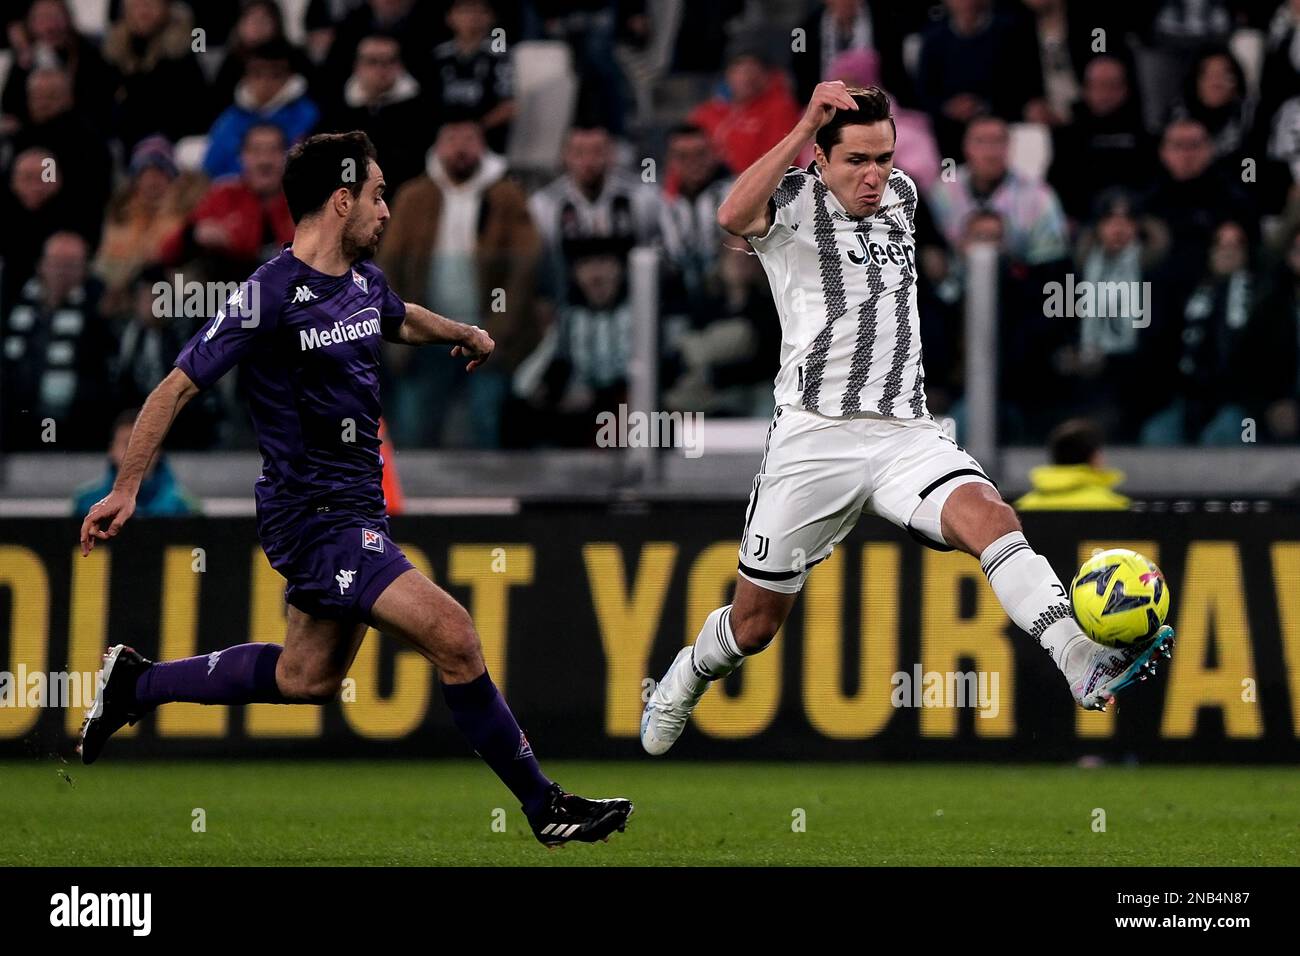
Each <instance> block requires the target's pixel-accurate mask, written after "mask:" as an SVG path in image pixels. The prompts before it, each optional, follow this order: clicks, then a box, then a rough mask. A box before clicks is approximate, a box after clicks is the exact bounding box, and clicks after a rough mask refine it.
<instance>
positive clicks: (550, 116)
mask: <svg viewBox="0 0 1300 956" xmlns="http://www.w3.org/2000/svg"><path fill="white" fill-rule="evenodd" d="M513 65H514V74H515V100H516V101H517V103H518V109H517V113H516V115H515V120H514V123H513V124H512V126H511V130H510V143H509V146H508V147H507V150H506V153H507V155H508V157H509V159H510V165H511V167H512V168H514V169H518V170H547V171H549V170H553V169H555V168H556V167H557V166H558V165H559V161H560V149H561V147H562V146H563V145H564V131H565V130H566V129H568V128H569V123H570V121H571V120H572V117H573V108H574V104H575V102H576V100H577V97H578V81H577V78H576V77H575V76H574V74H573V64H572V61H571V57H570V53H569V47H568V45H567V44H564V43H559V42H554V41H549V40H526V41H524V42H521V43H517V44H515V46H514V57H513Z"/></svg>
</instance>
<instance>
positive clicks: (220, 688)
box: [135, 644, 288, 707]
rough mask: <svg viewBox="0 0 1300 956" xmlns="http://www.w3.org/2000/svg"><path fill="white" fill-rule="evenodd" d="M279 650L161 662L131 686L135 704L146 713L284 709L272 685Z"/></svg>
mask: <svg viewBox="0 0 1300 956" xmlns="http://www.w3.org/2000/svg"><path fill="white" fill-rule="evenodd" d="M282 650H284V648H283V647H281V646H280V645H279V644H239V645H237V646H235V647H227V648H226V649H225V650H224V651H214V652H213V653H211V654H203V655H200V656H199V657H186V658H183V659H181V660H179V661H162V662H160V663H157V664H154V665H153V666H152V667H150V668H149V669H148V670H147V671H145V672H144V673H143V674H141V675H140V676H139V677H138V678H137V679H136V682H135V696H136V699H137V700H138V701H139V702H140V703H141V704H144V705H145V706H147V707H153V706H156V705H158V704H170V703H173V702H177V701H186V702H188V703H194V704H285V703H288V701H286V700H285V699H284V695H283V694H281V693H280V688H279V686H278V685H277V684H276V682H275V662H276V661H278V660H279V659H280V652H281V651H282Z"/></svg>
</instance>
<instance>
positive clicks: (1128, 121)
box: [1047, 55, 1155, 220]
mask: <svg viewBox="0 0 1300 956" xmlns="http://www.w3.org/2000/svg"><path fill="white" fill-rule="evenodd" d="M1154 176H1155V148H1154V144H1153V143H1152V142H1151V138H1150V137H1149V136H1148V135H1147V132H1146V129H1145V128H1144V127H1143V125H1142V110H1141V108H1140V107H1139V105H1138V102H1137V99H1136V97H1135V96H1134V92H1133V86H1132V83H1131V80H1130V76H1129V71H1128V67H1127V66H1126V65H1125V63H1124V61H1123V60H1121V59H1120V58H1119V57H1115V56H1109V55H1107V56H1098V57H1094V58H1093V59H1092V60H1090V61H1088V66H1087V67H1086V68H1085V70H1084V74H1083V95H1082V96H1081V97H1080V99H1079V101H1078V102H1077V103H1076V104H1075V105H1074V112H1073V115H1072V117H1071V119H1070V122H1069V124H1068V125H1066V126H1062V127H1058V128H1057V129H1054V130H1053V131H1052V165H1051V168H1050V169H1049V170H1048V173H1047V180H1048V182H1050V183H1051V184H1052V188H1054V189H1055V190H1056V192H1057V195H1059V196H1060V197H1061V205H1062V206H1064V207H1065V211H1066V213H1067V214H1068V215H1069V216H1070V217H1071V218H1072V219H1076V220H1078V219H1085V218H1087V216H1088V214H1089V212H1090V211H1091V209H1090V207H1091V205H1092V202H1093V200H1094V199H1095V197H1096V196H1097V194H1098V192H1100V191H1101V190H1102V189H1104V188H1108V187H1112V186H1122V187H1128V188H1129V189H1133V190H1140V189H1145V188H1146V187H1147V186H1148V185H1150V183H1151V182H1152V179H1153V177H1154Z"/></svg>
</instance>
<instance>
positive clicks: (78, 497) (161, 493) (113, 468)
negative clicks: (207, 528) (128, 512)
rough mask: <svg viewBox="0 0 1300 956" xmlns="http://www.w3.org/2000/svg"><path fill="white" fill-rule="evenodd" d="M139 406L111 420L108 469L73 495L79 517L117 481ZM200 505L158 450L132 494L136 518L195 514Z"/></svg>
mask: <svg viewBox="0 0 1300 956" xmlns="http://www.w3.org/2000/svg"><path fill="white" fill-rule="evenodd" d="M139 413H140V410H139V409H138V408H132V409H129V410H127V411H124V412H122V413H121V414H120V415H118V417H117V419H116V420H115V421H114V422H113V437H112V441H111V442H110V443H109V446H108V469H107V471H106V472H105V473H104V477H102V478H100V479H99V480H98V481H96V482H93V483H92V484H89V485H84V486H82V487H81V488H78V489H77V492H76V494H75V495H74V497H73V499H72V513H73V514H74V515H76V516H78V517H80V516H82V515H84V514H86V512H88V511H89V510H90V509H91V506H92V505H94V504H95V502H97V501H99V500H100V499H101V498H103V497H105V496H106V495H107V494H108V493H109V492H110V491H112V490H113V482H115V481H117V472H118V469H119V468H121V467H122V462H123V461H124V460H125V459H126V448H127V445H128V443H129V442H130V441H131V432H132V431H134V430H135V419H136V416H137V415H139ZM201 511H202V509H201V508H200V506H199V503H198V501H196V500H195V499H194V498H193V497H192V496H191V495H190V494H189V493H188V492H187V491H186V490H185V489H184V488H183V487H181V483H180V481H179V480H178V479H177V478H176V475H175V474H174V473H173V472H172V470H171V465H170V464H168V461H167V456H166V455H164V454H162V453H161V452H160V453H159V454H158V455H157V457H155V458H154V460H153V461H152V462H150V463H149V467H148V468H147V469H146V470H145V473H144V480H142V481H141V482H140V488H139V490H138V491H137V492H136V496H135V515H136V517H139V518H159V517H176V516H181V515H196V514H199V513H201Z"/></svg>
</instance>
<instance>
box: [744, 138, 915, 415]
mask: <svg viewBox="0 0 1300 956" xmlns="http://www.w3.org/2000/svg"><path fill="white" fill-rule="evenodd" d="M916 203H917V190H916V184H915V183H914V182H912V180H911V178H910V177H909V176H908V175H907V174H906V173H904V172H903V171H901V170H899V169H895V170H893V171H892V172H891V173H890V176H889V180H888V182H887V183H886V184H885V190H884V194H883V195H882V197H881V203H880V209H879V210H878V211H877V212H876V213H875V215H873V216H869V217H866V218H855V217H853V216H850V215H848V214H847V213H846V212H845V211H844V207H843V206H842V205H841V204H840V202H839V200H837V199H836V198H835V196H834V195H833V194H832V193H831V191H830V189H829V188H827V186H826V184H825V183H824V182H822V180H821V177H820V176H819V175H818V174H817V171H816V164H812V165H810V166H809V167H808V168H807V169H799V168H798V167H794V166H792V167H790V169H789V170H788V171H787V172H786V174H785V176H784V177H783V178H782V180H781V185H780V186H779V187H778V188H777V190H776V192H775V193H774V194H773V195H772V199H771V203H770V206H769V209H770V211H771V217H772V226H771V228H770V229H769V230H768V231H767V233H766V234H765V235H763V236H754V237H751V238H750V239H749V243H750V245H751V246H753V248H754V250H755V251H756V252H757V253H758V256H759V259H760V261H761V262H762V264H763V269H764V271H765V272H766V273H767V278H768V282H769V284H770V285H771V287H772V296H773V298H774V299H775V300H776V306H777V311H778V313H779V315H780V317H781V338H782V342H781V370H780V372H779V373H778V374H777V378H776V403H777V404H778V405H794V406H796V407H801V408H806V409H809V410H811V411H816V412H820V413H821V414H823V415H829V416H833V417H840V416H848V415H854V414H857V413H860V412H869V413H874V414H877V415H884V416H887V417H890V418H924V417H927V416H928V414H929V413H928V411H927V409H926V404H925V373H924V371H923V370H922V367H921V335H920V319H919V316H918V314H917V309H916V243H915V241H914V239H913V234H914V223H915V215H916Z"/></svg>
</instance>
